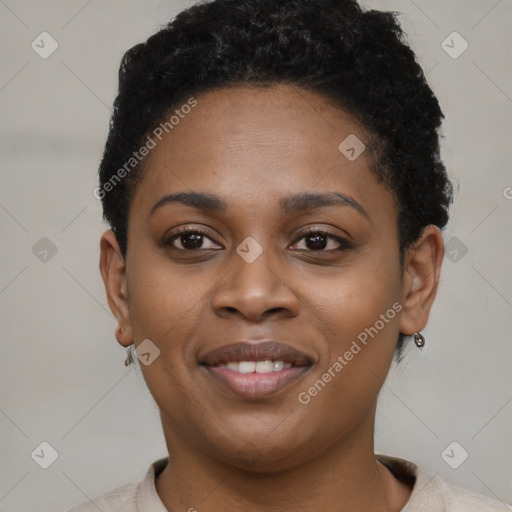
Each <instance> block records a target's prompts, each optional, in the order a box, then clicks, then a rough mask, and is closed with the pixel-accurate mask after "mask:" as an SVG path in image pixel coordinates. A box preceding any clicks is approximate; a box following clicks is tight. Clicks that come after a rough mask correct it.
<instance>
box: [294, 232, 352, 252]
mask: <svg viewBox="0 0 512 512" xmlns="http://www.w3.org/2000/svg"><path fill="white" fill-rule="evenodd" d="M312 233H313V234H321V235H325V236H326V237H328V238H331V239H334V240H335V241H336V242H337V243H338V244H339V245H340V247H339V248H338V249H330V250H321V249H319V250H318V251H315V250H314V249H294V250H305V251H306V252H325V253H329V252H333V251H338V250H342V249H352V248H354V243H353V242H352V241H351V238H352V237H350V235H348V233H347V235H348V236H347V237H346V238H345V237H343V236H341V235H337V234H334V233H331V232H330V231H329V230H328V229H326V228H321V227H310V228H307V229H306V230H305V231H303V232H302V233H300V234H299V235H297V237H296V238H295V240H294V241H293V242H292V244H291V245H295V244H297V243H298V242H299V241H300V240H302V239H303V238H304V237H305V236H307V235H310V234H312Z"/></svg>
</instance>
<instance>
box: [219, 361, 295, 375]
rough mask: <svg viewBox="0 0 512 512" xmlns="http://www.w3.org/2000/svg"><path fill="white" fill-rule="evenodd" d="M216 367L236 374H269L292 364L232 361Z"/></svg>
mask: <svg viewBox="0 0 512 512" xmlns="http://www.w3.org/2000/svg"><path fill="white" fill-rule="evenodd" d="M218 366H219V367H221V368H229V369H230V370H233V371H235V372H238V373H254V372H256V373H271V372H279V371H281V370H283V369H284V370H286V369H288V368H291V367H292V363H285V362H284V361H272V360H270V359H267V360H265V361H239V362H235V361H232V362H229V363H224V364H219V365H218Z"/></svg>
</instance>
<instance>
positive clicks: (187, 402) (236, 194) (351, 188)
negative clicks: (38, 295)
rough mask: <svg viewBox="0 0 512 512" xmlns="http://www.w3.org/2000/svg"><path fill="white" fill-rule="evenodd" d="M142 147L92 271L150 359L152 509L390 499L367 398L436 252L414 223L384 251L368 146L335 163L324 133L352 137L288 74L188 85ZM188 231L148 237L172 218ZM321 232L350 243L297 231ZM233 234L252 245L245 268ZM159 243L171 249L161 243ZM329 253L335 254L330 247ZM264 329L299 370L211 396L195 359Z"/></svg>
mask: <svg viewBox="0 0 512 512" xmlns="http://www.w3.org/2000/svg"><path fill="white" fill-rule="evenodd" d="M196 99H197V101H198V105H197V106H196V107H195V108H194V109H193V110H192V112H191V113H190V114H188V115H187V116H186V117H185V118H184V119H182V120H181V121H180V123H179V124H178V125H177V126H175V127H174V129H173V130H172V132H170V133H169V134H168V135H167V136H166V137H165V138H163V139H162V141H161V142H160V143H159V144H158V145H157V146H156V148H154V149H153V150H152V151H151V153H150V155H149V156H148V159H147V161H146V168H145V176H144V179H143V181H142V182H141V184H140V185H139V187H138V189H137V191H136V194H135V197H134V200H133V203H132V205H131V208H130V212H129V227H128V250H127V255H126V260H125V259H124V258H123V257H122V254H121V252H120V250H119V246H118V244H117V241H116V239H115V236H114V234H113V233H112V232H111V231H107V232H106V233H104V234H103V236H102V238H101V257H100V271H101V274H102V277H103V280H104V283H105V289H106V294H107V298H108V303H109V306H110V308H111V310H112V312H113V313H114V315H115V316H116V318H117V320H118V327H117V330H116V337H117V339H118V341H119V343H120V344H121V345H123V346H125V347H126V346H129V345H130V344H132V343H134V344H135V345H136V346H137V345H138V344H139V343H141V342H142V340H145V339H150V340H151V341H152V342H153V343H154V344H155V345H156V346H157V347H158V348H159V350H160V355H159V357H157V358H156V359H155V360H154V361H153V362H152V363H151V364H150V365H148V366H145V365H142V364H141V369H142V371H143V374H144V378H145V380H146V383H147V385H148V387H149V390H150V392H151V393H152V395H153V397H154V399H155V401H156V403H157V404H158V406H159V409H160V413H161V418H162V425H163V431H164V435H165V439H166V443H167V447H168V451H169V453H170V454H171V457H170V464H169V465H168V466H167V467H166V468H165V470H164V471H163V472H162V473H161V474H160V475H159V476H158V477H157V479H156V488H157V492H158V494H159V495H160V497H161V499H162V501H163V503H164V505H165V506H166V507H167V509H168V510H170V511H175V510H189V509H190V508H192V507H195V508H196V509H197V510H198V511H200V512H213V511H218V510H244V511H249V512H250V511H256V510H258V511H260V510H262V507H264V509H265V510H267V511H274V510H275V511H280V512H283V511H284V512H286V511H292V510H293V511H296V510H297V509H298V508H299V509H301V510H308V511H320V510H336V511H340V512H343V511H347V512H348V511H350V512H354V511H366V510H379V511H382V510H386V511H399V510H401V509H402V508H403V507H404V506H405V504H406V502H407V500H408V498H409V496H410V493H411V488H410V487H408V486H407V485H406V484H405V483H403V482H400V481H399V480H398V479H397V478H396V477H395V476H394V475H392V473H391V472H390V471H389V470H388V469H387V468H386V467H385V466H383V465H382V464H381V463H380V462H378V461H377V460H376V458H375V454H374V444H373V436H374V422H375V410H376V404H377V397H378V394H379V391H380V389H381V387H382V384H383V382H384V380H385V378H386V375H387V373H388V371H389V368H390V364H391V362H392V357H393V353H394V349H395V345H396V340H397V337H398V334H399V332H402V333H405V334H413V333H415V332H417V331H421V330H422V329H423V328H424V327H425V325H426V323H427V320H428V315H429V312H430V308H431V306H432V302H433V300H434V297H435V294H436V290H437V286H438V282H439V274H440V267H441V262H442V259H443V254H444V249H443V241H442V237H441V234H440V231H439V229H438V228H436V227H434V226H428V227H427V228H426V229H425V230H424V231H423V234H422V236H421V237H420V238H419V239H418V240H417V242H416V243H415V244H414V245H413V246H412V247H411V248H409V250H408V251H407V252H406V254H405V257H404V258H405V259H404V265H403V268H402V266H401V262H400V255H399V249H398V247H399V245H398V233H397V205H396V201H395V197H394V195H393V193H392V192H391V191H390V190H388V189H387V188H385V187H384V186H383V185H381V184H379V183H378V182H377V180H376V178H375V176H374V174H372V173H371V172H370V167H371V164H372V158H373V157H372V155H371V153H370V151H369V150H367V151H365V152H363V153H362V155H361V156H359V158H357V159H356V160H355V161H353V162H351V161H349V160H348V159H347V158H346V157H345V156H344V155H343V154H342V153H341V152H340V151H339V150H338V145H339V144H340V142H341V141H343V140H344V139H345V138H346V137H347V136H348V135H349V134H356V135H357V136H358V137H359V139H361V140H362V141H364V142H366V143H368V142H369V137H368V133H367V132H365V130H364V129H363V128H362V126H361V125H360V124H359V123H358V122H357V120H355V119H354V118H352V117H351V116H349V115H348V114H347V113H346V112H344V111H343V110H341V109H339V108H336V107H334V106H333V105H332V104H330V103H328V102H327V100H325V99H324V98H322V97H320V96H318V95H316V94H314V93H311V92H307V91H304V90H302V89H299V88H297V87H293V86H289V85H282V84H281V85H273V86H271V87H268V88H248V87H236V88H231V89H221V90H216V91H211V92H208V93H204V94H202V95H200V96H198V97H197V98H196ZM191 191H195V192H203V193H209V194H216V195H218V196H219V197H220V198H221V199H222V200H223V201H224V202H225V203H226V209H225V211H222V212H212V211H207V210H203V209H198V208H195V207H193V206H189V205H184V204H181V203H171V204H167V205H165V206H163V207H161V208H159V209H157V210H156V211H155V212H154V214H153V215H150V211H151V209H152V207H153V205H155V204H156V203H157V202H158V201H159V200H160V199H161V198H162V197H163V196H165V195H166V194H170V193H175V192H191ZM304 192H308V193H312V192H315V193H316V192H340V193H342V194H344V195H346V196H349V197H350V198H352V199H354V200H355V201H357V203H359V205H361V207H362V208H364V210H365V211H366V213H367V216H365V215H364V214H362V213H360V211H358V210H357V209H356V208H354V207H352V206H350V205H347V204H342V205H339V204H336V205H330V206H322V207H317V208H311V209H301V210H300V211H298V212H292V213H288V214H283V213H282V212H281V211H280V209H279V200H280V199H282V198H283V197H285V196H287V195H289V194H294V193H304ZM179 225H184V226H185V225H186V226H189V227H191V228H198V227H199V228H202V229H204V230H206V231H207V233H208V236H207V237H205V238H204V239H203V246H202V247H204V248H203V249H201V250H198V249H195V250H194V249H188V250H187V249H185V248H184V247H185V246H184V245H183V244H187V243H188V245H187V247H190V246H191V245H190V236H188V238H187V237H181V238H180V237H177V238H175V239H174V240H173V241H171V242H169V243H168V244H167V246H166V245H165V244H164V241H165V240H166V236H167V239H168V238H169V236H170V235H174V234H176V227H177V226H179ZM310 228H321V229H323V230H325V231H328V233H329V234H330V235H334V236H337V237H340V238H343V239H346V240H349V241H350V242H351V244H352V246H351V247H350V248H347V247H345V246H344V245H340V243H339V242H337V241H336V240H335V239H333V238H322V240H324V242H325V243H326V245H325V248H323V249H317V250H316V251H315V250H313V249H312V248H311V247H313V248H314V247H315V246H314V245H312V244H311V243H309V242H308V237H307V236H305V235H306V233H307V232H308V230H309V229H310ZM248 236H251V237H253V238H254V239H255V240H256V241H257V242H258V244H259V245H260V246H261V248H262V253H261V255H260V256H259V257H258V258H257V259H256V260H255V261H253V262H252V263H247V262H246V261H245V260H244V259H242V258H241V257H240V256H239V254H238V253H237V252H236V248H237V246H239V245H240V244H241V242H242V241H243V240H244V239H245V238H246V237H248ZM173 246H174V248H173ZM340 247H341V248H342V250H337V249H340ZM395 302H396V303H399V304H400V305H402V310H401V312H400V313H399V314H397V315H396V316H395V317H394V318H393V319H392V320H389V322H388V323H386V324H385V327H384V328H383V329H382V330H380V331H379V333H378V335H377V336H375V337H374V338H373V339H370V341H369V342H368V344H367V346H365V347H364V348H363V349H362V350H361V352H359V353H358V354H357V355H356V356H354V358H353V359H352V360H351V361H350V362H349V363H348V364H347V365H346V366H345V367H344V368H343V370H342V371H341V372H340V373H339V374H337V375H336V377H335V378H333V379H332V380H331V382H330V383H329V384H328V385H326V386H325V388H323V389H322V391H321V392H319V393H318V394H317V395H316V396H315V397H314V398H312V399H311V401H310V403H308V404H307V405H303V404H301V403H300V402H299V401H298V400H297V395H298V393H300V392H301V391H305V390H308V388H309V387H310V386H312V385H313V384H314V382H315V381H317V380H318V379H319V378H321V376H322V374H324V373H325V372H326V371H327V370H328V369H329V368H330V367H332V365H333V363H334V361H335V360H336V358H337V356H339V355H343V354H344V353H345V352H346V351H347V350H348V349H349V347H350V345H351V343H352V341H353V340H355V339H356V338H357V335H358V334H359V333H360V332H361V331H363V330H364V329H365V327H368V326H373V325H374V324H375V322H376V321H377V320H378V319H379V318H380V315H381V314H384V313H385V312H386V311H387V310H388V309H389V308H391V307H392V304H393V303H395ZM249 338H251V339H263V338H265V339H273V340H277V341H279V342H282V343H286V344H288V345H291V346H292V347H294V348H296V349H298V350H300V351H302V352H305V353H306V354H307V355H308V356H309V357H310V358H311V359H312V360H313V361H314V364H313V365H312V367H311V368H310V369H309V371H308V372H307V373H306V374H305V375H304V376H303V377H301V378H300V379H299V380H298V381H296V382H294V383H292V384H291V385H290V386H288V387H286V388H284V389H282V390H280V391H279V392H277V393H275V394H273V395H270V396H268V397H266V398H263V399H260V400H248V399H243V398H241V397H237V396H235V395H233V394H231V393H230V392H228V391H226V390H225V389H224V388H222V387H221V386H220V385H218V384H217V382H216V381H214V380H213V379H212V378H211V377H210V376H209V375H208V373H207V372H205V370H204V368H202V367H201V366H200V365H199V364H198V358H199V357H200V356H201V355H204V354H205V353H206V352H208V351H210V350H212V349H214V348H218V347H220V346H223V345H225V344H228V343H232V342H235V341H238V340H244V339H249Z"/></svg>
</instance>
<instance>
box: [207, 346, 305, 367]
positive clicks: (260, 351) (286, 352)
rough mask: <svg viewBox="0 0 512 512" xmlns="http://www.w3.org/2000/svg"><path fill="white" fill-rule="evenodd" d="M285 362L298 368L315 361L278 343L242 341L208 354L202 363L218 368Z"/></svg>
mask: <svg viewBox="0 0 512 512" xmlns="http://www.w3.org/2000/svg"><path fill="white" fill-rule="evenodd" d="M264 360H274V361H284V362H288V363H292V364H294V365H297V366H307V365H310V364H311V363H312V362H313V361H312V360H311V358H310V357H308V356H307V355H306V354H304V353H303V352H300V351H299V350H296V349H294V348H293V347H290V346H289V345H285V344H284V343H279V342H277V341H258V342H251V341H240V342H236V343H232V344H229V345H224V346H222V347H219V348H217V349H214V350H212V351H211V352H208V353H207V354H206V355H205V356H204V357H202V358H201V360H200V363H201V364H204V365H207V366H216V365H219V364H223V363H229V362H233V361H264Z"/></svg>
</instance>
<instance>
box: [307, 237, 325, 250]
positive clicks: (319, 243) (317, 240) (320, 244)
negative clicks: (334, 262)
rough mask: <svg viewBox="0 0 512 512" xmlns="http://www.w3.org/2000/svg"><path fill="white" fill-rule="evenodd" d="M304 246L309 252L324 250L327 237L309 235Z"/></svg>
mask: <svg viewBox="0 0 512 512" xmlns="http://www.w3.org/2000/svg"><path fill="white" fill-rule="evenodd" d="M310 242H311V243H310ZM306 246H307V248H308V249H311V250H319V249H325V247H326V246H327V237H326V236H325V235H311V236H309V237H307V239H306Z"/></svg>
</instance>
